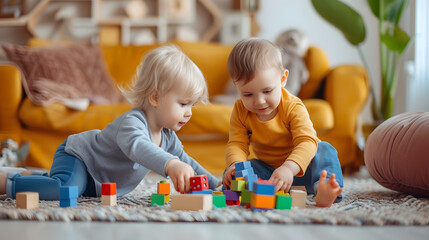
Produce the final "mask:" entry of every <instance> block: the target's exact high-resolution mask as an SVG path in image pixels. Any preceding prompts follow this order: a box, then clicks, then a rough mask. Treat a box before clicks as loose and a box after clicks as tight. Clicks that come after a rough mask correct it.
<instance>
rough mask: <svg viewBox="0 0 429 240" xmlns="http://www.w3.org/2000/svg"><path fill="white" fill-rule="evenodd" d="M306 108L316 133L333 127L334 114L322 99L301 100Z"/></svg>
mask: <svg viewBox="0 0 429 240" xmlns="http://www.w3.org/2000/svg"><path fill="white" fill-rule="evenodd" d="M302 102H303V103H304V105H305V107H306V108H307V111H308V114H309V115H310V120H311V122H313V127H314V129H316V131H317V133H318V134H319V133H321V132H323V131H327V130H329V129H332V128H333V127H334V112H333V111H332V108H331V105H330V104H329V103H328V102H327V101H325V100H322V99H305V100H302Z"/></svg>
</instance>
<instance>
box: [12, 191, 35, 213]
mask: <svg viewBox="0 0 429 240" xmlns="http://www.w3.org/2000/svg"><path fill="white" fill-rule="evenodd" d="M15 198H16V207H17V208H22V209H37V208H39V193H38V192H19V193H16V195H15Z"/></svg>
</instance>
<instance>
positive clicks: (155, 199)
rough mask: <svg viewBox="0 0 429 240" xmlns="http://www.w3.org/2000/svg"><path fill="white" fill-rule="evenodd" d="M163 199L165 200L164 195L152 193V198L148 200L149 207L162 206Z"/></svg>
mask: <svg viewBox="0 0 429 240" xmlns="http://www.w3.org/2000/svg"><path fill="white" fill-rule="evenodd" d="M164 198H165V195H164V194H156V193H153V194H152V198H151V200H150V205H152V206H154V205H158V206H164Z"/></svg>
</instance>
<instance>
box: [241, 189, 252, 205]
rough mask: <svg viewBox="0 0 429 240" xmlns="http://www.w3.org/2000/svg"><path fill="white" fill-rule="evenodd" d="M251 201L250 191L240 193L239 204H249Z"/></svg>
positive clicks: (245, 190)
mask: <svg viewBox="0 0 429 240" xmlns="http://www.w3.org/2000/svg"><path fill="white" fill-rule="evenodd" d="M251 199H252V191H250V190H247V189H244V190H243V191H241V202H242V203H250V200H251Z"/></svg>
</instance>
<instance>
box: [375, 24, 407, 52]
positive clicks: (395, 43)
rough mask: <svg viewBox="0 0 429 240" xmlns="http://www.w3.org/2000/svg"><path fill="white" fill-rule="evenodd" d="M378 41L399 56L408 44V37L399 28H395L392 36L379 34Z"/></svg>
mask: <svg viewBox="0 0 429 240" xmlns="http://www.w3.org/2000/svg"><path fill="white" fill-rule="evenodd" d="M380 40H381V42H382V43H383V44H384V45H386V47H387V48H388V49H389V50H391V51H395V52H397V53H398V54H399V55H401V54H402V52H403V51H404V50H405V48H407V45H408V43H409V42H410V36H408V34H407V33H405V32H404V31H402V29H400V28H399V27H395V30H394V34H393V35H389V34H381V35H380Z"/></svg>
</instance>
